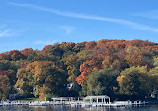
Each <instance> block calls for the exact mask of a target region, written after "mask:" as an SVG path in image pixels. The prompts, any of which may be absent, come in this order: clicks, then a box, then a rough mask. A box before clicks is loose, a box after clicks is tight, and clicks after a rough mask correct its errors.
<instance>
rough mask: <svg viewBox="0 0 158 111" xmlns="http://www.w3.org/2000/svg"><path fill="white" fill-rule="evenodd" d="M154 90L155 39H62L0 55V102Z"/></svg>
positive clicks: (137, 95) (157, 72)
mask: <svg viewBox="0 0 158 111" xmlns="http://www.w3.org/2000/svg"><path fill="white" fill-rule="evenodd" d="M156 90H158V43H153V42H149V41H142V40H130V41H126V40H108V39H102V40H100V41H97V42H95V41H91V42H81V43H73V42H69V43H66V42H62V43H56V44H53V45H47V46H45V47H44V48H43V49H42V50H41V51H39V50H33V49H32V48H27V49H24V50H21V51H19V50H13V51H9V52H4V53H1V54H0V100H5V99H8V98H10V97H11V96H16V97H17V98H18V97H39V98H41V99H44V98H45V97H47V96H74V97H77V96H86V95H104V94H105V95H108V96H110V97H112V99H116V98H117V99H125V100H126V99H132V100H134V99H145V98H149V97H150V95H151V94H152V93H153V91H156Z"/></svg>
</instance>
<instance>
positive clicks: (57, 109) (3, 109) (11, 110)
mask: <svg viewBox="0 0 158 111" xmlns="http://www.w3.org/2000/svg"><path fill="white" fill-rule="evenodd" d="M0 111H158V105H146V106H132V107H118V108H113V107H111V108H108V107H97V108H96V107H95V108H94V107H87V108H82V107H70V106H0Z"/></svg>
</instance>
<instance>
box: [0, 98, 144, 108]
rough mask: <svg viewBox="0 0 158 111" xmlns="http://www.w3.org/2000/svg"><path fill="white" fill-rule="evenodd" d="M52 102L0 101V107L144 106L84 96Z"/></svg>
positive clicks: (139, 103)
mask: <svg viewBox="0 0 158 111" xmlns="http://www.w3.org/2000/svg"><path fill="white" fill-rule="evenodd" d="M51 99H52V101H0V106H7V105H30V106H46V105H70V106H71V107H121V106H132V105H142V104H143V105H144V104H147V102H145V101H143V102H141V101H133V102H132V101H116V102H111V101H110V97H109V96H106V95H100V96H86V97H84V98H83V99H80V98H79V97H78V99H75V98H73V97H52V98H51Z"/></svg>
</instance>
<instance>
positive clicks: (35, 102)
mask: <svg viewBox="0 0 158 111" xmlns="http://www.w3.org/2000/svg"><path fill="white" fill-rule="evenodd" d="M29 105H30V106H46V105H47V104H46V102H45V101H41V102H40V101H34V102H30V103H29Z"/></svg>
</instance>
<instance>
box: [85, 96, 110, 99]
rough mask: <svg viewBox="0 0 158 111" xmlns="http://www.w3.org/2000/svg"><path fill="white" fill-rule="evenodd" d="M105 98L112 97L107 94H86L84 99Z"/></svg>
mask: <svg viewBox="0 0 158 111" xmlns="http://www.w3.org/2000/svg"><path fill="white" fill-rule="evenodd" d="M97 98H98V99H103V98H106V99H109V98H110V97H109V96H107V95H99V96H86V97H85V98H84V99H97Z"/></svg>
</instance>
